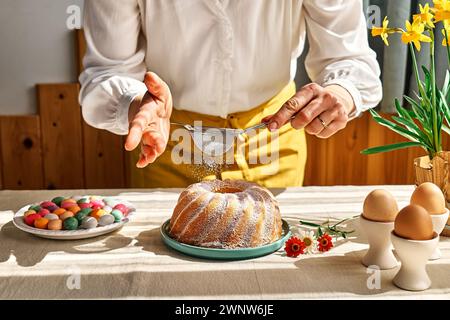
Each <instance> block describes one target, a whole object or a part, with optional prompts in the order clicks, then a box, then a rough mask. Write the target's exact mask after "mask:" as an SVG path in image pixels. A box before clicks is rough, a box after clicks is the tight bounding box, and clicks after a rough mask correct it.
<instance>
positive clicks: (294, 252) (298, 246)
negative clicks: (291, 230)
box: [284, 237, 306, 258]
mask: <svg viewBox="0 0 450 320" xmlns="http://www.w3.org/2000/svg"><path fill="white" fill-rule="evenodd" d="M305 248H306V246H305V243H304V242H303V241H302V240H300V239H299V238H297V237H291V238H290V239H289V240H288V241H286V245H285V247H284V251H286V254H287V256H288V257H292V258H296V257H298V256H299V255H300V254H304V253H305Z"/></svg>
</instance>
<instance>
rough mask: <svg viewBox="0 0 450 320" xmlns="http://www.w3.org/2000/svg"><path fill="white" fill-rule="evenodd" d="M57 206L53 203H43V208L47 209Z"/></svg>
mask: <svg viewBox="0 0 450 320" xmlns="http://www.w3.org/2000/svg"><path fill="white" fill-rule="evenodd" d="M53 206H55V203H53V202H52V201H44V202H41V207H42V208H45V209H47V208H48V207H53Z"/></svg>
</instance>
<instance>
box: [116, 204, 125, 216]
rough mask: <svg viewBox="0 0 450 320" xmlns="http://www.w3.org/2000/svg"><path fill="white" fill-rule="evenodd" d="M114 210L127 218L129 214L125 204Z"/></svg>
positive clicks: (117, 206)
mask: <svg viewBox="0 0 450 320" xmlns="http://www.w3.org/2000/svg"><path fill="white" fill-rule="evenodd" d="M114 209H116V210H119V211H121V212H122V213H123V214H124V215H125V216H126V215H127V214H128V211H129V210H128V208H127V206H126V205H124V204H123V203H119V204H118V205H116V206H115V207H114Z"/></svg>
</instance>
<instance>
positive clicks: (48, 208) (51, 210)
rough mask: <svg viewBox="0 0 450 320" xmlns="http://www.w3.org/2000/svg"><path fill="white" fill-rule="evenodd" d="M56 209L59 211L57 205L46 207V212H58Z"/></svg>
mask: <svg viewBox="0 0 450 320" xmlns="http://www.w3.org/2000/svg"><path fill="white" fill-rule="evenodd" d="M58 209H59V207H58V206H57V205H53V206H50V207H47V210H48V211H50V212H53V211H55V210H58Z"/></svg>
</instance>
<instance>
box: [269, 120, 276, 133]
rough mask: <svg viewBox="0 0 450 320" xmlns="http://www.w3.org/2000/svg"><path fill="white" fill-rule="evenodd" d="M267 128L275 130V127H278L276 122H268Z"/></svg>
mask: <svg viewBox="0 0 450 320" xmlns="http://www.w3.org/2000/svg"><path fill="white" fill-rule="evenodd" d="M268 128H269V130H270V131H272V132H273V131H276V130H277V129H278V124H277V123H276V122H271V123H269V126H268Z"/></svg>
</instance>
